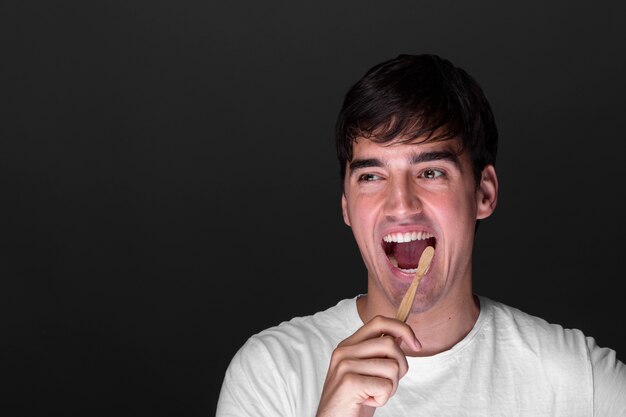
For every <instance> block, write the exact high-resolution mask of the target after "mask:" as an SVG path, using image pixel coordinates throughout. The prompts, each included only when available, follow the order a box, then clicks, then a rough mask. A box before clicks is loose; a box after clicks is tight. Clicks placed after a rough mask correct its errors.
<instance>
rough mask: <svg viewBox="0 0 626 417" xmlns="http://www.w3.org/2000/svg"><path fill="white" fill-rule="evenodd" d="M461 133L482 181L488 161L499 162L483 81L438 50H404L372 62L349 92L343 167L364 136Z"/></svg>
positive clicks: (340, 136) (342, 124)
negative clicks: (422, 52) (427, 52)
mask: <svg viewBox="0 0 626 417" xmlns="http://www.w3.org/2000/svg"><path fill="white" fill-rule="evenodd" d="M399 136H402V140H403V141H405V142H412V141H414V140H415V139H417V138H419V137H424V138H425V141H434V140H446V139H451V138H454V137H458V138H459V139H460V141H461V147H462V148H461V150H465V149H467V150H468V151H469V154H470V157H471V160H472V166H473V170H474V176H475V178H476V183H477V185H478V184H479V182H480V175H481V172H482V170H483V168H484V167H485V166H486V165H490V164H491V165H495V161H496V153H497V148H498V130H497V128H496V124H495V121H494V117H493V113H492V111H491V107H490V105H489V103H488V102H487V99H486V98H485V95H484V94H483V91H482V89H481V88H480V86H479V85H478V83H477V82H476V81H475V80H474V79H473V78H472V77H471V76H470V75H469V74H467V72H465V71H464V70H463V69H461V68H458V67H455V66H454V65H453V64H452V63H451V62H450V61H448V60H446V59H443V58H440V57H438V56H436V55H399V56H398V57H396V58H394V59H391V60H389V61H385V62H382V63H380V64H378V65H376V66H374V67H373V68H371V69H370V70H369V71H368V72H367V73H366V74H365V75H364V76H363V78H361V79H360V80H359V81H358V82H357V83H356V84H355V85H354V86H352V88H350V90H349V91H348V93H347V94H346V97H345V100H344V103H343V106H342V108H341V111H340V113H339V117H338V120H337V125H336V131H335V140H336V146H337V157H338V159H339V165H340V173H341V179H342V184H343V179H344V177H345V174H346V163H348V162H349V161H351V160H352V146H353V144H354V141H355V140H356V139H357V138H360V137H364V138H368V139H371V140H373V141H375V142H378V143H386V142H389V141H392V140H394V139H397V138H398V137H399Z"/></svg>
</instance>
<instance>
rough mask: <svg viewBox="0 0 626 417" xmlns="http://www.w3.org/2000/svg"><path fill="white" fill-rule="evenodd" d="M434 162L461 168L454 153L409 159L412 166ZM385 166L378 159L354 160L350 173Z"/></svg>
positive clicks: (415, 156) (437, 153)
mask: <svg viewBox="0 0 626 417" xmlns="http://www.w3.org/2000/svg"><path fill="white" fill-rule="evenodd" d="M432 161H449V162H451V163H453V164H454V165H456V166H457V167H458V166H459V158H458V156H457V154H455V153H454V152H452V151H433V152H423V153H415V154H412V155H411V156H410V157H409V163H410V164H411V165H416V164H420V163H423V162H432ZM385 165H386V164H385V163H384V162H383V161H381V160H380V159H377V158H367V159H354V160H352V161H351V162H350V171H351V172H354V171H356V170H359V169H363V168H372V167H384V166H385Z"/></svg>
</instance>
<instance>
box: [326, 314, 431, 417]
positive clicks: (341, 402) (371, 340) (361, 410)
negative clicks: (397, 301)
mask: <svg viewBox="0 0 626 417" xmlns="http://www.w3.org/2000/svg"><path fill="white" fill-rule="evenodd" d="M382 334H384V335H385V336H384V337H381V335H382ZM420 349H421V345H420V343H419V341H418V340H417V339H416V337H415V333H413V330H412V329H411V327H410V326H409V325H407V324H405V323H403V322H401V321H399V320H395V319H390V318H387V317H382V316H377V317H375V318H373V319H372V320H371V321H369V322H368V323H367V324H365V325H364V326H363V327H361V328H360V329H359V330H357V331H356V332H355V333H354V334H353V335H352V336H350V337H348V338H347V339H346V340H344V341H343V342H341V343H340V344H339V346H337V348H336V349H335V350H334V351H333V354H332V356H331V359H330V366H329V368H328V373H327V375H326V381H325V382H324V389H323V391H322V396H321V399H320V404H319V407H318V409H317V417H337V416H341V417H363V416H372V415H373V414H374V410H375V408H376V407H380V406H383V405H385V404H386V403H387V401H388V400H389V398H391V397H392V396H393V395H394V394H395V392H396V390H397V389H398V381H399V380H400V378H402V377H403V376H404V375H406V373H407V371H408V370H409V365H408V363H407V360H406V354H405V352H407V353H417V352H418V351H419V350H420Z"/></svg>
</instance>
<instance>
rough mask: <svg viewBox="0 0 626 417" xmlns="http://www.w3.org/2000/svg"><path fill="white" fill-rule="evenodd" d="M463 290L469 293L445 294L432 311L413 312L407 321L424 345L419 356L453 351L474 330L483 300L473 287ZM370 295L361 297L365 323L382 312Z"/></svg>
mask: <svg viewBox="0 0 626 417" xmlns="http://www.w3.org/2000/svg"><path fill="white" fill-rule="evenodd" d="M462 292H463V293H464V294H465V295H463V296H462V297H454V296H452V297H443V299H441V300H439V301H438V302H437V303H436V304H435V305H433V306H432V307H431V308H429V309H428V310H426V311H424V312H421V313H411V314H410V315H409V318H408V319H407V322H406V323H407V324H408V325H409V326H411V328H412V329H413V332H414V333H415V335H416V336H417V338H418V339H419V341H420V342H421V344H422V350H421V351H420V353H419V356H432V355H435V354H437V353H441V352H444V351H446V350H449V349H451V348H452V347H453V346H454V345H456V344H457V343H458V342H460V341H461V340H463V338H464V337H465V336H467V334H468V333H469V332H470V331H471V330H472V328H473V327H474V324H476V321H477V320H478V316H479V314H480V303H479V301H478V297H476V296H474V295H473V294H472V290H471V287H470V288H469V289H466V291H462ZM369 298H370V297H369V296H364V297H361V298H360V299H359V300H357V308H358V311H359V315H360V316H361V319H362V320H363V322H367V321H369V320H370V319H372V318H373V317H374V316H375V315H376V314H380V311H377V310H378V309H376V308H375V306H374V305H373V304H375V303H372V302H371V301H372V300H370V299H369ZM384 315H388V316H390V317H392V316H393V314H384Z"/></svg>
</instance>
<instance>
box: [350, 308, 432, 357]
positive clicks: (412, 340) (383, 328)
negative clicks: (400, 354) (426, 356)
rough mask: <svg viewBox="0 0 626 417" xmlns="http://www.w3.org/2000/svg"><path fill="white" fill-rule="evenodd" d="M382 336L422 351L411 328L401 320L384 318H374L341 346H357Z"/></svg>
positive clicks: (416, 350)
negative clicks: (398, 340)
mask: <svg viewBox="0 0 626 417" xmlns="http://www.w3.org/2000/svg"><path fill="white" fill-rule="evenodd" d="M381 334H384V335H388V336H392V337H393V338H395V339H400V340H401V341H402V342H404V344H405V345H406V346H407V347H409V348H410V349H411V350H413V351H415V352H418V351H420V350H421V348H422V345H421V344H420V342H419V340H417V337H415V333H414V332H413V329H411V326H409V325H408V324H406V323H403V322H401V321H400V320H396V319H392V318H389V317H383V316H376V317H374V318H373V319H372V320H370V321H369V322H367V323H366V324H365V325H364V326H362V327H361V328H360V329H358V330H357V331H356V332H354V334H352V335H351V336H350V337H348V338H347V339H345V340H344V341H343V342H341V343H340V344H339V346H344V345H353V344H357V343H360V342H362V341H364V340H367V339H372V338H374V337H379V336H380V335H381Z"/></svg>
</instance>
